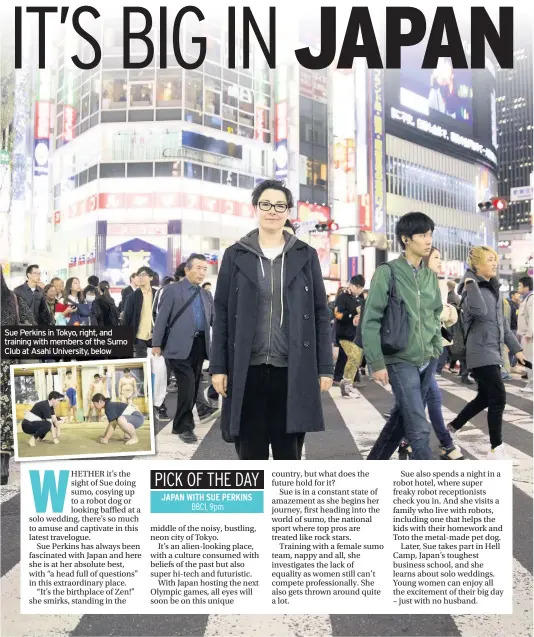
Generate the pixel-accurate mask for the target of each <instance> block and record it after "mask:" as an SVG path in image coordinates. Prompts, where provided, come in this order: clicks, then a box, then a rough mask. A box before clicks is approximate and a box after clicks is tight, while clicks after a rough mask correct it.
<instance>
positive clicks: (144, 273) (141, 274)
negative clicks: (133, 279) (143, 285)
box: [137, 272, 150, 278]
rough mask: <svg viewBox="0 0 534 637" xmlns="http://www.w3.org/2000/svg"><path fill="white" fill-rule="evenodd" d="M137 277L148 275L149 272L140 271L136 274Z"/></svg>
mask: <svg viewBox="0 0 534 637" xmlns="http://www.w3.org/2000/svg"><path fill="white" fill-rule="evenodd" d="M137 276H138V277H139V278H141V277H144V276H150V274H148V273H147V272H141V273H140V274H138V275H137Z"/></svg>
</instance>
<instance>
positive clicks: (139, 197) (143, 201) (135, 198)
mask: <svg viewBox="0 0 534 637" xmlns="http://www.w3.org/2000/svg"><path fill="white" fill-rule="evenodd" d="M126 207H127V208H134V209H135V208H137V209H139V208H153V207H154V194H153V193H147V194H128V195H126Z"/></svg>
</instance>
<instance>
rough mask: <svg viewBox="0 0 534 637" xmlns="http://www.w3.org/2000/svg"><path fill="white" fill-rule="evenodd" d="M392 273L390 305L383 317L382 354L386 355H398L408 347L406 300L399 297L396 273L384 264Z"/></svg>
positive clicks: (389, 293) (381, 328)
mask: <svg viewBox="0 0 534 637" xmlns="http://www.w3.org/2000/svg"><path fill="white" fill-rule="evenodd" d="M383 265H385V266H386V267H388V268H389V270H390V272H391V278H390V280H389V290H388V304H387V306H386V309H385V310H384V316H383V317H382V325H381V327H380V339H381V345H382V352H383V353H384V354H386V355H391V354H397V352H401V351H402V350H404V349H406V347H407V346H408V332H409V324H408V313H407V311H406V304H405V303H404V299H402V298H399V297H398V296H397V283H396V279H395V272H394V270H393V268H392V267H391V266H390V265H389V263H384V264H383Z"/></svg>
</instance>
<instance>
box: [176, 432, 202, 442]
mask: <svg viewBox="0 0 534 637" xmlns="http://www.w3.org/2000/svg"><path fill="white" fill-rule="evenodd" d="M178 437H179V438H180V440H181V441H182V442H185V443H186V444H188V445H193V444H195V442H198V438H197V435H196V434H195V433H193V432H192V431H185V432H184V433H183V434H178Z"/></svg>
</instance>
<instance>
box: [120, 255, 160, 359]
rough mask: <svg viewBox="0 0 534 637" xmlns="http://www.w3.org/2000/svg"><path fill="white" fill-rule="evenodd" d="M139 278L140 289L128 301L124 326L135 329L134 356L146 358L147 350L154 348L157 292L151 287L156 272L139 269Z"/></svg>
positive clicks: (148, 269) (143, 268) (144, 267)
mask: <svg viewBox="0 0 534 637" xmlns="http://www.w3.org/2000/svg"><path fill="white" fill-rule="evenodd" d="M137 276H138V277H139V287H138V288H137V290H135V292H134V293H133V294H130V296H128V298H127V299H126V305H125V307H124V325H126V326H128V327H131V328H132V329H133V335H134V355H135V356H136V357H138V358H146V356H147V353H148V352H147V348H149V347H151V346H152V345H151V339H152V304H153V301H154V295H155V294H156V292H157V290H156V288H153V287H152V285H151V283H152V278H153V276H154V272H153V271H152V270H151V269H150V268H148V267H146V266H143V267H142V268H139V270H137Z"/></svg>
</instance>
